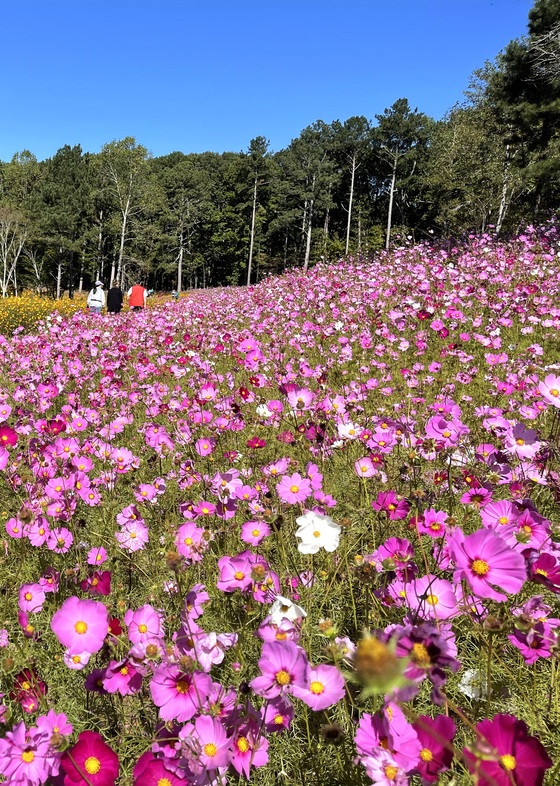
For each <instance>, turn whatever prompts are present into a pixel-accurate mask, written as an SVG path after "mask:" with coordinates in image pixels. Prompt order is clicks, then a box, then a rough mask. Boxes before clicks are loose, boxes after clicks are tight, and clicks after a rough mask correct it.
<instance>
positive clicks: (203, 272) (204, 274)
mask: <svg viewBox="0 0 560 786" xmlns="http://www.w3.org/2000/svg"><path fill="white" fill-rule="evenodd" d="M202 289H206V265H205V264H204V262H203V263H202Z"/></svg>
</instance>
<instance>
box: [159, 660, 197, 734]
mask: <svg viewBox="0 0 560 786" xmlns="http://www.w3.org/2000/svg"><path fill="white" fill-rule="evenodd" d="M211 690H212V680H211V678H210V677H209V676H208V675H207V674H203V673H202V672H199V671H195V672H194V673H193V674H185V673H183V672H182V671H181V670H180V669H179V668H177V666H167V665H162V666H160V667H159V668H157V669H156V670H155V671H154V676H153V678H152V681H151V683H150V692H151V694H152V700H153V702H154V704H155V705H156V707H159V717H160V718H161V719H162V720H177V721H179V723H183V722H184V721H188V720H190V719H191V718H192V717H193V715H195V714H196V713H197V712H199V710H200V709H201V707H202V704H203V703H204V702H205V701H206V699H207V698H208V696H209V695H210V691H211Z"/></svg>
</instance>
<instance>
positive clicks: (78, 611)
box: [51, 596, 109, 655]
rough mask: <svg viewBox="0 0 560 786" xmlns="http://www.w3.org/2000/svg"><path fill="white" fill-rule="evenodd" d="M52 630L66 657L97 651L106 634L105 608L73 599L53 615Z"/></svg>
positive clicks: (99, 604) (107, 626) (90, 602)
mask: <svg viewBox="0 0 560 786" xmlns="http://www.w3.org/2000/svg"><path fill="white" fill-rule="evenodd" d="M51 628H52V630H53V633H54V634H55V636H56V637H57V639H58V640H59V642H60V643H61V644H62V645H63V646H64V647H67V649H68V654H69V655H79V654H81V653H84V652H98V651H99V650H100V649H101V647H102V646H103V640H104V638H105V636H106V635H107V633H108V631H109V622H108V620H107V609H106V608H105V606H104V605H103V603H98V602H97V601H95V600H80V599H79V598H76V597H75V596H73V597H71V598H68V599H67V600H65V601H64V603H63V604H62V608H61V609H59V610H58V611H57V612H56V614H55V615H54V617H53V618H52V620H51Z"/></svg>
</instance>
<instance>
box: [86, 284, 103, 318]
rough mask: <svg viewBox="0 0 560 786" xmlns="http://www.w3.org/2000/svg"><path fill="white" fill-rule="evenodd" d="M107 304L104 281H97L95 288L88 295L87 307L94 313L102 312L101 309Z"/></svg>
mask: <svg viewBox="0 0 560 786" xmlns="http://www.w3.org/2000/svg"><path fill="white" fill-rule="evenodd" d="M104 305H105V292H104V291H103V282H102V281H96V282H95V286H94V288H93V289H92V290H91V292H90V293H89V295H88V299H87V307H88V308H89V310H90V311H91V312H92V313H93V314H101V309H102V308H103V307H104Z"/></svg>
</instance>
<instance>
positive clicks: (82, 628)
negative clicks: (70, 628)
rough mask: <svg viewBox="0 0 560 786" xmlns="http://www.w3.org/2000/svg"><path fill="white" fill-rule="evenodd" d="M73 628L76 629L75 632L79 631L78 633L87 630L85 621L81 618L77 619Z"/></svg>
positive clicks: (81, 633)
mask: <svg viewBox="0 0 560 786" xmlns="http://www.w3.org/2000/svg"><path fill="white" fill-rule="evenodd" d="M74 630H75V631H76V633H79V634H80V635H83V634H84V633H85V632H86V631H87V625H86V623H85V622H82V620H79V621H78V622H77V623H76V624H75V625H74Z"/></svg>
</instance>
